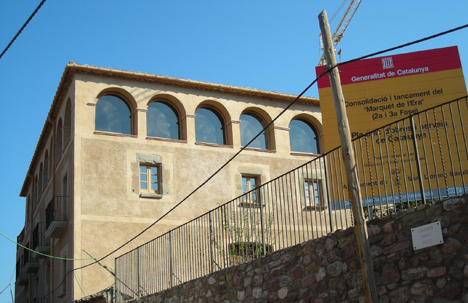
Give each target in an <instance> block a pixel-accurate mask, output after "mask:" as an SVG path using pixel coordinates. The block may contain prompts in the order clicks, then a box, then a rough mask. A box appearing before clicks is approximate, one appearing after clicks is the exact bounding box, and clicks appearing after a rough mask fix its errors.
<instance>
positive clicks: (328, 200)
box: [320, 155, 333, 231]
mask: <svg viewBox="0 0 468 303" xmlns="http://www.w3.org/2000/svg"><path fill="white" fill-rule="evenodd" d="M320 159H321V161H322V162H323V164H320V166H321V167H322V166H323V168H324V171H325V178H324V180H325V190H326V195H327V205H328V219H329V220H330V231H333V222H332V204H331V202H332V201H331V195H330V180H329V179H328V178H329V177H328V160H327V159H328V155H327V156H322V157H320Z"/></svg>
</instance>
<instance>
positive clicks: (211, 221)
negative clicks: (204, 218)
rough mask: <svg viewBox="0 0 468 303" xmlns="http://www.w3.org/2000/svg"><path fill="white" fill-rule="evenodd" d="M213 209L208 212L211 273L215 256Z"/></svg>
mask: <svg viewBox="0 0 468 303" xmlns="http://www.w3.org/2000/svg"><path fill="white" fill-rule="evenodd" d="M211 213H212V211H210V212H208V214H209V216H208V220H209V224H210V257H211V262H210V273H212V272H214V264H213V262H214V256H213V219H212V214H211Z"/></svg>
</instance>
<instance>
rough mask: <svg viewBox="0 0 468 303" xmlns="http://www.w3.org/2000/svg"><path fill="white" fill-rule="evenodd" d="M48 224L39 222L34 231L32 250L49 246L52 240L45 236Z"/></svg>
mask: <svg viewBox="0 0 468 303" xmlns="http://www.w3.org/2000/svg"><path fill="white" fill-rule="evenodd" d="M45 231H46V224H45V222H38V223H37V224H36V227H35V228H34V230H33V241H32V243H33V245H32V248H33V249H36V248H37V247H38V246H49V245H50V240H49V238H47V237H46V236H45Z"/></svg>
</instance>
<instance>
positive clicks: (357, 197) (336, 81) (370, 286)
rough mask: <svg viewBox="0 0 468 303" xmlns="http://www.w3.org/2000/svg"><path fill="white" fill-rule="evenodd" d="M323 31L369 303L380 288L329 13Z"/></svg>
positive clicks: (322, 19) (323, 16) (322, 16)
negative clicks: (375, 270) (363, 206)
mask: <svg viewBox="0 0 468 303" xmlns="http://www.w3.org/2000/svg"><path fill="white" fill-rule="evenodd" d="M319 23H320V31H321V32H322V37H323V44H324V53H325V57H326V59H327V65H328V67H329V68H332V70H330V72H329V73H328V77H329V79H330V84H331V88H332V93H333V101H334V105H335V112H336V118H337V122H338V132H339V134H340V140H341V147H342V150H343V152H342V157H343V161H344V163H345V168H346V175H347V179H348V191H349V197H350V200H351V208H352V211H353V218H354V226H355V230H356V239H357V244H358V250H359V259H360V262H361V272H362V281H363V284H364V291H365V293H366V299H367V302H378V298H377V287H376V285H375V278H374V271H373V268H372V258H371V253H370V246H369V240H368V238H367V226H366V222H365V220H364V214H363V208H362V196H361V187H360V184H359V176H358V171H357V167H356V161H355V155H354V150H353V148H352V145H351V132H350V129H349V123H348V117H347V116H346V107H345V100H344V97H343V91H342V90H341V81H340V76H339V74H338V68H333V67H334V66H336V59H335V51H334V49H333V42H332V38H331V34H330V25H329V24H328V18H327V13H326V11H325V10H324V11H322V12H321V13H320V15H319Z"/></svg>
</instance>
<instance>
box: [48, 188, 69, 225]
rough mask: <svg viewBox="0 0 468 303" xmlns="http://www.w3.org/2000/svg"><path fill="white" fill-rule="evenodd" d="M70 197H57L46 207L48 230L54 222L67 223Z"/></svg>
mask: <svg viewBox="0 0 468 303" xmlns="http://www.w3.org/2000/svg"><path fill="white" fill-rule="evenodd" d="M67 207H68V197H60V196H55V197H54V198H53V199H52V200H50V202H49V204H48V205H47V207H46V213H45V217H46V227H45V229H46V230H47V229H48V228H49V226H50V225H51V224H52V222H53V221H67Z"/></svg>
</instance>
